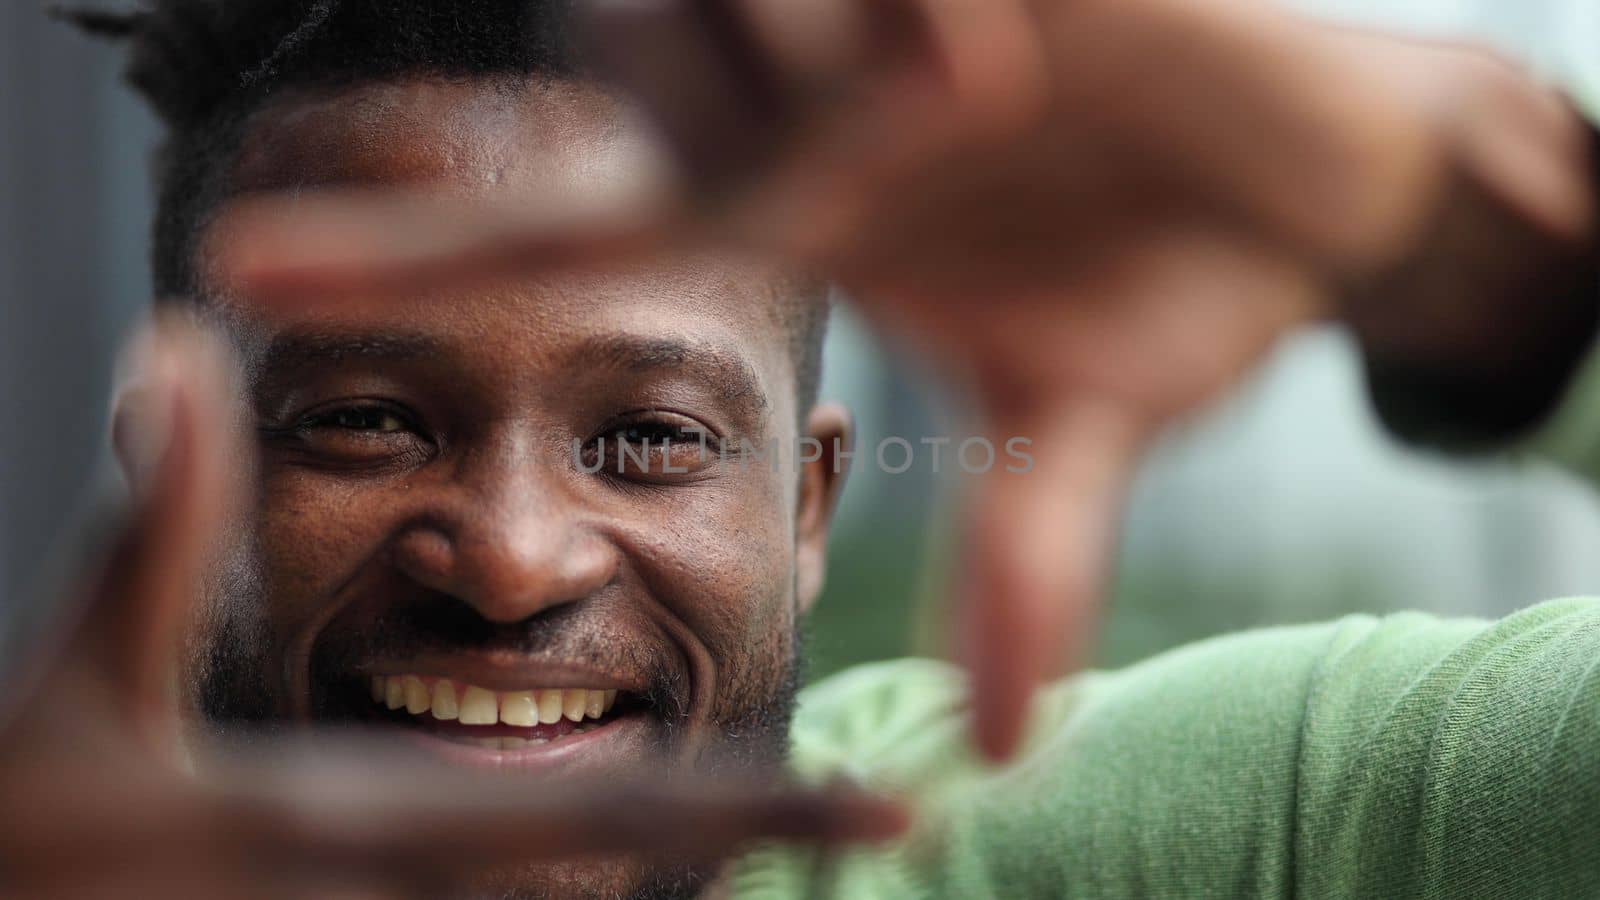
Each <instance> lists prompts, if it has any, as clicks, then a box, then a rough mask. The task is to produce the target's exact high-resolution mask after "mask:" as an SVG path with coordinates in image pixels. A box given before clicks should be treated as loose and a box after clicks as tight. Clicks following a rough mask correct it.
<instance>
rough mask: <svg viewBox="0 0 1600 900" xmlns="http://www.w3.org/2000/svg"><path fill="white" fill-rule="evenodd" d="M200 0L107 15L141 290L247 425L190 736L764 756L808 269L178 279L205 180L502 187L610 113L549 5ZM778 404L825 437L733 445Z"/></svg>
mask: <svg viewBox="0 0 1600 900" xmlns="http://www.w3.org/2000/svg"><path fill="white" fill-rule="evenodd" d="M197 9H199V7H197V6H196V5H194V4H188V3H164V4H160V5H158V7H157V8H156V11H155V12H153V13H151V14H150V15H149V16H148V17H145V18H139V19H135V20H133V24H132V27H133V29H134V30H135V31H136V38H137V40H136V50H135V62H134V65H133V75H132V77H133V80H134V82H135V83H136V84H137V85H139V86H140V87H141V89H143V90H144V91H145V92H146V94H147V95H148V96H149V97H150V98H151V100H152V102H153V103H154V104H155V105H156V107H157V108H158V109H159V110H160V111H161V112H162V113H163V114H164V115H165V116H166V118H167V120H168V121H169V123H171V125H172V126H173V132H172V136H171V143H170V144H169V146H168V148H167V149H166V151H165V154H164V156H163V158H162V169H161V187H162V190H161V212H160V216H159V220H158V227H157V237H156V243H157V264H156V269H157V278H158V285H157V288H158V291H159V293H160V294H161V295H163V296H170V297H185V298H188V297H193V298H197V299H198V302H199V303H200V304H201V305H202V306H203V307H204V308H205V309H207V310H210V311H212V312H214V313H215V314H216V315H217V316H218V317H219V318H221V319H225V320H227V321H229V322H231V326H230V330H231V334H232V336H233V338H234V342H235V343H236V344H237V346H238V347H239V351H240V356H241V358H242V360H243V362H244V366H245V370H246V372H247V373H248V377H247V379H246V381H247V394H248V397H249V402H250V404H251V407H252V408H251V410H250V414H251V416H252V417H253V421H254V426H255V427H254V432H255V435H256V436H257V440H256V442H255V443H256V449H257V452H258V455H257V459H256V468H255V473H256V484H257V487H258V491H259V493H258V499H257V501H256V504H255V506H254V512H253V514H252V515H251V516H250V517H249V518H248V520H247V521H245V522H242V523H239V525H238V527H237V528H236V529H235V530H234V531H232V532H231V533H230V535H229V538H228V540H227V542H226V543H227V546H228V548H229V549H228V552H227V559H226V561H225V563H224V564H223V565H222V566H221V568H220V571H219V575H218V578H217V579H216V582H215V583H216V585H217V589H216V590H215V591H214V593H213V595H212V596H211V597H210V599H209V601H208V603H207V605H206V607H205V609H204V615H203V620H204V624H203V627H202V628H200V629H199V631H198V635H197V638H196V641H195V646H194V652H193V654H192V665H191V667H190V673H191V677H190V678H189V679H188V681H189V685H190V692H191V694H192V699H193V701H194V704H195V706H196V707H197V708H198V709H199V710H200V711H201V712H202V713H203V716H204V726H203V730H207V731H215V730H219V729H220V730H223V731H238V730H239V728H240V727H241V726H249V727H252V728H256V727H268V728H271V727H273V726H279V725H285V724H289V723H295V724H301V725H305V724H315V725H344V724H358V725H364V726H379V727H383V728H388V729H391V730H392V731H393V734H394V735H395V737H396V738H397V739H400V740H404V741H407V742H409V743H413V744H415V745H416V746H417V747H420V748H422V749H423V750H424V751H426V752H428V753H432V754H435V755H437V756H438V757H439V758H440V759H441V760H443V761H446V762H448V763H450V764H454V765H465V766H475V767H485V768H491V769H497V770H517V771H523V772H526V774H527V776H528V778H529V786H530V787H529V789H530V790H535V791H536V790H538V785H539V784H541V783H547V782H548V780H549V779H559V778H561V777H563V776H565V775H583V774H591V775H593V774H598V775H604V774H607V773H611V774H615V775H618V776H637V775H638V774H639V773H641V772H657V773H660V776H661V777H663V778H665V777H670V775H671V773H672V772H673V771H674V770H676V769H679V768H694V769H697V770H707V769H709V770H713V771H727V770H739V771H748V770H751V769H754V770H755V771H757V772H766V773H769V774H770V773H771V772H773V771H774V770H776V768H777V767H779V766H781V765H782V764H783V762H784V760H785V757H786V748H787V743H788V734H789V723H790V718H791V712H792V709H793V705H794V699H795V692H796V689H797V684H798V671H797V666H798V658H797V652H798V647H797V639H796V635H797V630H798V627H799V622H800V618H801V616H802V615H803V613H804V612H805V610H806V608H807V607H808V606H809V605H810V604H811V603H812V602H813V601H814V600H815V599H816V597H817V594H818V592H819V590H820V587H821V584H822V570H823V564H824V563H823V557H824V552H825V540H826V535H827V526H828V522H829V516H830V514H831V511H832V508H833V503H834V499H835V497H836V495H837V493H838V490H839V487H840V482H841V476H840V475H838V474H836V469H840V468H842V467H837V466H835V460H834V456H833V452H834V449H835V448H838V447H840V446H842V445H843V444H844V443H845V442H846V441H847V434H846V431H847V427H848V422H847V418H846V416H845V414H844V413H843V412H842V411H841V410H839V409H837V408H834V407H828V406H822V407H816V408H814V402H815V397H816V389H817V379H818V369H819V361H820V355H821V346H822V338H823V332H824V329H825V324H826V318H827V303H826V292H825V289H824V288H823V286H822V285H821V284H820V283H817V282H812V281H808V280H805V279H803V278H800V277H796V276H795V275H794V274H793V273H789V272H785V271H781V270H779V269H776V268H773V267H771V266H767V265H763V264H761V263H760V262H758V261H755V260H741V259H738V258H735V257H732V256H729V255H721V256H715V257H713V256H704V257H694V258H689V257H679V258H673V259H670V260H664V261H662V262H660V263H659V264H655V265H651V266H647V267H644V268H643V269H642V270H639V271H629V272H626V273H624V274H611V275H601V274H596V275H594V276H593V277H577V278H571V279H564V280H562V281H561V282H559V283H555V282H551V283H519V284H502V285H495V286H488V287H484V288H482V289H478V290H474V291H471V292H462V293H457V294H453V295H439V294H436V293H431V294H429V295H426V296H418V297H388V298H385V302H383V303H381V304H374V305H372V306H371V307H367V308H364V309H361V310H357V311H353V312H351V311H346V312H342V313H334V314H330V313H323V312H317V311H309V312H302V313H300V314H293V313H289V314H285V315H281V316H274V317H271V318H266V317H258V316H253V315H251V314H250V313H249V312H248V311H247V310H246V309H245V308H244V307H243V306H241V305H240V304H237V303H235V302H233V301H232V299H231V298H230V297H229V296H228V292H227V290H226V287H225V286H224V285H221V284H219V283H218V282H217V281H216V280H214V279H213V278H212V277H211V274H210V273H209V272H208V271H207V267H206V260H207V259H208V255H207V253H206V251H205V245H206V241H207V240H208V236H209V232H208V228H207V225H206V223H207V221H208V218H209V217H210V216H211V214H212V213H213V212H214V211H215V210H216V209H217V208H218V204H219V203H220V202H222V201H224V200H226V199H229V198H234V197H238V196H241V195H243V194H246V193H251V192H261V191H296V190H301V189H307V188H313V187H324V186H330V185H338V186H352V185H357V186H365V185H396V184H404V183H408V182H416V181H427V182H430V183H433V184H436V185H439V186H441V187H442V188H443V189H445V190H448V191H450V192H452V193H455V194H458V195H460V196H464V197H473V196H483V195H503V194H506V193H514V192H517V191H531V190H532V189H534V188H537V187H539V186H541V185H542V184H547V183H549V182H552V181H570V180H573V179H580V180H581V179H582V178H583V177H585V174H586V173H589V172H594V171H602V172H604V171H615V170H616V167H617V166H618V165H621V164H622V163H623V162H626V160H627V158H628V154H629V153H630V151H631V148H630V145H629V144H628V142H627V139H626V131H625V130H624V129H623V128H621V127H620V123H622V122H624V121H625V118H626V117H625V115H624V109H623V106H622V104H621V103H620V102H619V101H618V100H616V99H614V98H612V97H610V96H608V95H607V94H606V93H604V92H602V91H601V90H599V89H597V88H595V87H592V86H589V85H586V84H584V83H582V82H581V81H578V80H575V79H572V78H569V77H566V74H567V72H568V65H569V63H568V60H567V58H566V56H565V47H564V44H563V43H562V40H561V38H560V31H559V27H558V26H559V10H557V9H556V8H555V7H554V5H549V4H520V3H510V2H480V3H473V4H433V3H421V2H419V3H400V4H382V5H381V6H380V5H377V4H348V3H347V4H339V5H338V6H337V9H336V11H333V12H330V11H329V10H330V5H329V4H316V5H313V7H312V8H310V9H309V11H307V9H306V5H305V4H296V3H251V4H238V5H230V6H227V7H214V8H213V7H207V8H206V9H207V11H206V12H205V13H204V14H203V15H201V14H198V13H196V10H197ZM302 13H304V16H303V17H302V16H301V14H302ZM197 15H199V16H200V18H198V19H190V18H186V17H190V16H197ZM207 17H209V21H205V20H206V18H207ZM202 24H203V25H206V26H208V28H207V29H206V30H204V31H188V30H185V29H186V28H188V27H189V26H191V25H193V26H195V27H199V26H200V25H202ZM541 35H542V36H543V37H542V38H541V37H540V36H541ZM196 67H200V68H198V69H197V68H196ZM241 84H242V85H246V87H244V88H240V87H239V86H240V85H241ZM802 432H803V433H805V434H806V435H809V436H811V437H813V438H816V439H817V440H818V442H819V445H820V446H822V447H824V448H826V450H825V452H824V453H822V454H821V455H819V457H818V458H817V459H816V460H815V461H814V462H811V463H808V464H804V465H803V466H802V465H801V464H800V463H799V462H798V461H797V460H795V459H794V458H793V457H792V456H789V457H788V458H786V459H782V460H779V461H778V464H776V465H774V464H768V463H758V462H755V461H746V460H744V459H743V457H742V456H740V455H739V454H740V453H741V452H742V451H743V450H745V449H748V448H769V447H770V448H784V447H794V446H796V444H797V441H798V439H799V437H800V435H801V433H802ZM703 450H704V451H705V452H703ZM486 880H487V881H488V882H489V883H491V884H493V885H495V886H496V887H497V888H500V889H503V890H510V889H511V888H513V887H519V886H520V887H521V888H524V889H527V890H530V891H532V890H534V889H535V888H541V887H542V889H545V890H555V891H558V892H560V893H563V894H569V893H570V894H572V895H582V896H620V895H629V894H631V893H632V892H634V891H639V890H644V891H646V892H647V893H653V892H657V891H659V892H661V893H664V894H672V893H676V892H678V891H680V890H687V889H689V888H691V887H693V886H695V885H696V884H698V883H699V881H700V879H699V878H698V876H697V875H696V874H695V873H694V872H693V870H692V867H689V866H687V865H685V864H683V863H682V862H681V861H668V863H667V864H666V865H664V866H653V867H650V868H649V869H647V868H646V866H645V865H644V864H643V863H640V862H633V861H627V860H607V861H603V862H598V863H585V864H583V865H581V866H576V865H575V866H571V867H562V868H559V869H556V870H553V872H552V871H551V870H544V871H542V872H534V873H531V874H529V873H512V874H507V875H505V876H504V877H500V876H495V877H490V878H488V879H486Z"/></svg>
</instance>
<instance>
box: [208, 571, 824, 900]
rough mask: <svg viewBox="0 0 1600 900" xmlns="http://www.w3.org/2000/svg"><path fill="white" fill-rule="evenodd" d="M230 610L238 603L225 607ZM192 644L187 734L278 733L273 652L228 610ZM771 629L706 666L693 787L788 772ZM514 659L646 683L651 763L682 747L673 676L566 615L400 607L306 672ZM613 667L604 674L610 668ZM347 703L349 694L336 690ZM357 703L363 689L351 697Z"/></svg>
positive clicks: (559, 892) (314, 654)
mask: <svg viewBox="0 0 1600 900" xmlns="http://www.w3.org/2000/svg"><path fill="white" fill-rule="evenodd" d="M234 596H235V597H237V596H238V595H234ZM210 608H211V610H212V612H211V614H210V615H209V616H208V617H207V619H206V621H204V623H203V624H204V626H205V627H204V628H203V629H202V630H200V631H198V632H197V633H196V634H197V640H195V641H194V642H193V645H192V646H193V649H192V652H191V653H190V654H189V659H190V660H191V666H190V676H189V678H188V680H187V683H188V685H189V692H190V695H191V697H192V699H193V705H194V707H195V709H196V710H197V712H198V713H199V716H198V719H199V721H198V729H197V732H198V733H199V734H201V735H204V736H206V737H208V738H211V739H213V740H216V739H221V740H220V744H221V745H222V746H232V747H249V746H250V745H254V744H259V743H261V742H262V741H264V740H267V739H269V738H271V737H273V736H281V735H284V734H285V733H287V732H288V731H289V729H290V727H291V725H292V723H291V721H290V719H289V718H288V716H287V715H286V714H285V713H284V712H283V710H284V709H285V708H286V707H285V704H284V702H283V698H282V696H281V695H282V688H281V687H280V678H279V677H278V676H280V675H281V671H282V664H281V662H275V661H276V660H280V659H281V658H282V648H281V647H279V646H278V645H276V644H275V642H274V641H273V640H272V639H271V638H270V636H269V633H268V629H266V628H265V627H264V626H263V625H261V624H260V623H259V621H258V619H257V617H255V616H253V615H250V614H249V612H248V611H249V610H250V609H260V608H261V607H259V606H256V605H255V604H249V603H241V602H238V601H237V600H235V601H233V602H228V603H225V604H216V605H213V606H211V607H210ZM791 624H792V627H790V628H788V629H773V630H772V631H771V632H770V633H769V634H768V635H767V636H766V637H765V638H763V639H761V640H758V641H756V642H754V646H748V647H746V648H745V651H744V652H743V653H741V654H740V658H739V659H737V660H732V661H729V662H728V663H727V664H725V665H719V667H718V671H719V673H720V677H721V678H722V680H723V684H722V685H720V686H719V690H717V691H716V696H717V698H718V700H717V703H716V706H715V708H714V709H713V710H712V711H711V715H710V720H709V722H708V726H709V729H708V730H709V732H710V735H709V737H708V739H707V740H706V742H705V745H704V747H703V749H702V750H701V751H700V752H699V753H697V754H696V758H695V760H694V761H693V767H694V768H695V769H696V770H697V771H698V772H700V773H710V774H730V775H733V774H737V775H745V776H748V775H752V774H754V775H758V776H760V775H769V776H770V775H774V774H776V773H778V772H779V771H781V769H782V768H783V766H784V764H785V763H786V761H787V759H788V747H789V730H790V727H791V723H792V720H793V716H794V710H795V703H796V697H797V695H798V693H799V690H800V687H801V680H802V673H803V666H802V665H801V656H802V653H801V649H802V643H803V639H804V635H803V630H802V629H801V628H800V627H799V626H798V623H791ZM486 646H492V647H494V648H496V649H501V650H504V649H515V650H516V651H517V652H521V653H526V654H529V655H538V654H552V655H558V656H559V655H567V656H569V657H570V656H582V657H586V658H590V659H602V658H604V657H606V656H612V657H615V656H623V657H626V658H627V659H628V661H629V663H630V664H631V665H632V666H633V667H634V668H635V670H638V671H643V672H647V673H648V683H649V688H648V689H647V690H645V691H643V692H642V694H641V697H640V700H641V702H642V705H643V707H644V708H645V709H646V710H647V711H648V712H649V714H650V715H652V716H654V717H656V719H657V720H658V721H659V722H660V723H661V728H660V735H661V737H660V740H659V742H658V746H657V747H656V752H657V753H659V754H660V755H661V758H663V759H671V758H672V754H673V750H674V748H675V747H676V746H677V745H678V743H679V742H680V740H681V739H683V738H685V737H686V736H687V728H685V727H684V726H685V725H686V724H687V721H688V712H687V711H688V709H689V701H690V697H689V691H688V686H687V678H686V677H685V676H684V674H683V672H682V670H681V667H675V666H673V665H672V664H670V663H669V662H668V661H667V660H666V659H665V658H663V657H661V656H660V655H659V651H655V650H653V649H652V648H650V647H647V646H644V645H642V644H639V643H637V642H631V643H630V641H629V640H628V639H627V637H626V636H624V635H619V634H616V633H608V632H607V630H606V627H605V624H604V623H603V622H599V621H596V619H595V617H592V616H591V617H585V616H583V615H582V614H581V613H579V612H577V611H576V610H575V608H574V607H563V608H558V609H554V610H550V611H548V612H546V613H543V614H541V615H539V616H537V617H534V618H532V619H530V620H527V621H526V622H523V623H518V624H517V625H516V626H514V627H510V628H508V627H506V626H500V625H491V624H489V623H485V622H484V621H483V620H481V619H477V618H476V617H475V616H473V615H472V614H471V613H470V612H469V611H466V610H464V609H462V608H461V607H460V605H458V604H455V603H454V601H445V602H441V601H440V600H438V599H437V598H435V599H431V600H429V601H427V602H421V603H413V604H402V605H399V606H396V607H395V608H394V609H393V610H391V611H388V612H386V613H385V615H384V617H383V618H382V619H380V620H379V621H377V622H375V623H372V624H371V625H370V626H368V627H363V628H359V629H348V630H343V631H341V630H339V629H337V628H330V629H329V630H328V631H327V632H326V633H325V634H324V635H322V636H319V638H318V639H317V641H315V642H314V644H313V647H312V651H311V659H310V668H311V672H312V681H313V683H314V684H318V685H339V684H340V683H341V682H343V681H348V680H350V679H351V678H352V677H353V676H352V675H351V672H352V671H353V669H352V666H351V661H352V660H354V659H358V658H365V657H368V655H369V654H372V653H374V652H383V653H388V654H396V655H402V656H403V654H404V653H405V652H408V651H414V650H417V649H420V648H427V649H431V650H439V649H451V648H454V649H482V648H484V647H486ZM613 661H615V660H613ZM345 688H346V690H348V689H349V686H348V685H347V686H345ZM354 689H355V690H356V691H357V692H360V691H363V690H364V688H363V687H362V686H361V685H360V684H359V683H358V684H356V685H354ZM339 693H340V691H326V692H322V693H320V694H319V699H318V700H315V701H314V702H313V704H312V710H313V715H314V717H315V718H316V719H318V720H319V721H324V722H329V721H331V722H334V723H337V722H338V721H339V717H338V715H337V712H338V710H337V709H335V708H334V707H335V706H336V704H335V703H333V702H332V701H331V700H329V699H328V698H330V697H333V696H336V695H338V694H339ZM724 863H725V860H723V859H712V860H693V861H685V860H661V859H652V860H643V859H631V858H611V859H593V860H587V861H574V862H566V863H557V864H550V863H541V864H537V865H529V866H520V867H511V868H504V869H498V870H495V871H492V872H486V873H484V874H483V875H482V876H481V877H478V878H475V879H474V880H473V883H471V884H470V885H466V886H451V888H450V889H448V890H446V891H445V892H444V893H443V894H442V895H444V896H451V897H460V898H485V900H487V898H503V900H537V898H556V897H561V898H568V897H582V898H593V900H680V898H691V897H695V896H697V895H698V894H699V893H700V892H701V891H703V890H704V889H705V888H706V887H707V886H708V885H709V884H710V883H711V882H712V881H713V880H714V879H715V878H716V876H717V875H718V873H719V872H720V871H721V869H722V868H723V867H724Z"/></svg>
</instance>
